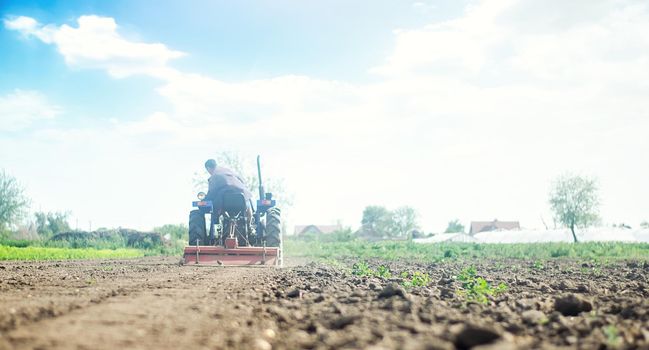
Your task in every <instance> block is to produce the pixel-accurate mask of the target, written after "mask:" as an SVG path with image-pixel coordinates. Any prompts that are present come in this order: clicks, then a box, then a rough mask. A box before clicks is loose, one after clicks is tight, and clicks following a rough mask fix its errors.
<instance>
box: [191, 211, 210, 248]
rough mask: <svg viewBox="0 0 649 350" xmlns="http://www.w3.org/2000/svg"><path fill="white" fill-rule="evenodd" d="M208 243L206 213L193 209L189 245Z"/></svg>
mask: <svg viewBox="0 0 649 350" xmlns="http://www.w3.org/2000/svg"><path fill="white" fill-rule="evenodd" d="M197 240H198V245H206V244H207V228H206V227H205V214H203V213H201V211H200V210H192V211H191V212H190V213H189V245H196V241H197Z"/></svg>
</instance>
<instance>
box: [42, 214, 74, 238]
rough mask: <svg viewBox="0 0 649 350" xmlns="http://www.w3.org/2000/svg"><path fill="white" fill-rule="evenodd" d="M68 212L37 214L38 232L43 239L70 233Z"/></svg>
mask: <svg viewBox="0 0 649 350" xmlns="http://www.w3.org/2000/svg"><path fill="white" fill-rule="evenodd" d="M69 216H70V213H68V212H54V213H52V212H47V213H45V212H36V213H34V217H35V218H36V232H37V233H38V235H39V236H41V237H43V238H47V237H51V236H53V235H55V234H58V233H61V232H67V231H70V230H71V229H70V224H69V223H68V217H69Z"/></svg>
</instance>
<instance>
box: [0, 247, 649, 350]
mask: <svg viewBox="0 0 649 350" xmlns="http://www.w3.org/2000/svg"><path fill="white" fill-rule="evenodd" d="M177 262H178V260H177V259H175V258H145V259H136V260H117V261H86V262H49V263H6V262H5V263H0V349H5V348H6V349H115V348H125V349H152V348H156V349H181V348H182V349H232V348H234V349H264V350H265V349H271V348H273V349H295V348H316V349H337V348H352V349H354V348H370V349H463V348H472V347H473V348H476V349H477V348H481V349H484V348H485V347H487V348H488V347H491V348H494V349H501V348H513V349H515V348H524V349H530V348H533V349H534V348H548V349H553V348H582V349H592V348H649V327H648V326H647V325H648V324H649V302H648V301H647V297H649V285H648V284H647V283H648V282H649V281H648V272H649V266H648V265H647V264H644V263H633V262H630V263H621V264H617V265H611V266H594V265H589V264H581V263H558V262H553V263H546V264H545V266H543V267H539V266H537V265H536V264H531V263H526V262H520V261H519V262H505V263H503V262H483V263H481V264H479V265H478V266H477V270H478V271H479V272H480V273H481V274H482V275H484V276H485V277H486V278H487V279H488V280H490V281H493V282H496V281H502V282H505V283H507V284H508V285H509V290H508V291H507V292H506V293H505V294H503V295H502V296H499V297H497V298H490V300H489V303H488V304H479V303H472V302H469V303H467V302H466V301H463V300H462V298H461V296H459V295H458V293H457V291H458V288H459V284H458V283H459V282H458V281H457V279H455V278H454V276H456V275H457V274H458V273H459V271H460V269H461V268H462V265H461V264H460V263H449V264H442V265H426V264H403V263H390V264H388V265H389V267H390V269H391V270H392V271H394V272H395V273H396V272H400V271H410V272H414V271H425V272H426V273H428V274H429V275H430V277H431V281H432V283H431V284H430V286H428V287H424V288H410V289H403V288H402V287H400V284H402V283H403V281H402V280H401V279H399V278H391V279H380V278H375V277H367V276H353V275H350V274H349V273H345V272H343V271H341V270H340V269H336V268H332V267H326V266H318V265H315V264H311V265H301V266H297V267H292V268H285V269H265V268H222V267H216V268H205V267H202V268H201V267H191V266H183V267H180V266H178V264H177ZM557 300H560V302H559V303H558V302H557ZM561 303H563V304H561Z"/></svg>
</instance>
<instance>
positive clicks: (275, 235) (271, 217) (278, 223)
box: [266, 208, 282, 247]
mask: <svg viewBox="0 0 649 350" xmlns="http://www.w3.org/2000/svg"><path fill="white" fill-rule="evenodd" d="M280 215H281V211H280V210H279V209H278V208H270V209H268V212H266V246H267V247H279V246H280V243H281V241H282V219H281V216H280Z"/></svg>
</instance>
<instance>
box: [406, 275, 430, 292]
mask: <svg viewBox="0 0 649 350" xmlns="http://www.w3.org/2000/svg"><path fill="white" fill-rule="evenodd" d="M400 277H401V278H403V280H404V281H403V282H402V283H401V284H402V285H403V286H404V287H406V288H412V287H426V286H427V285H429V284H430V282H431V280H430V276H429V275H428V274H427V273H424V272H420V271H415V272H413V273H409V272H406V271H404V272H402V273H401V275H400Z"/></svg>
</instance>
